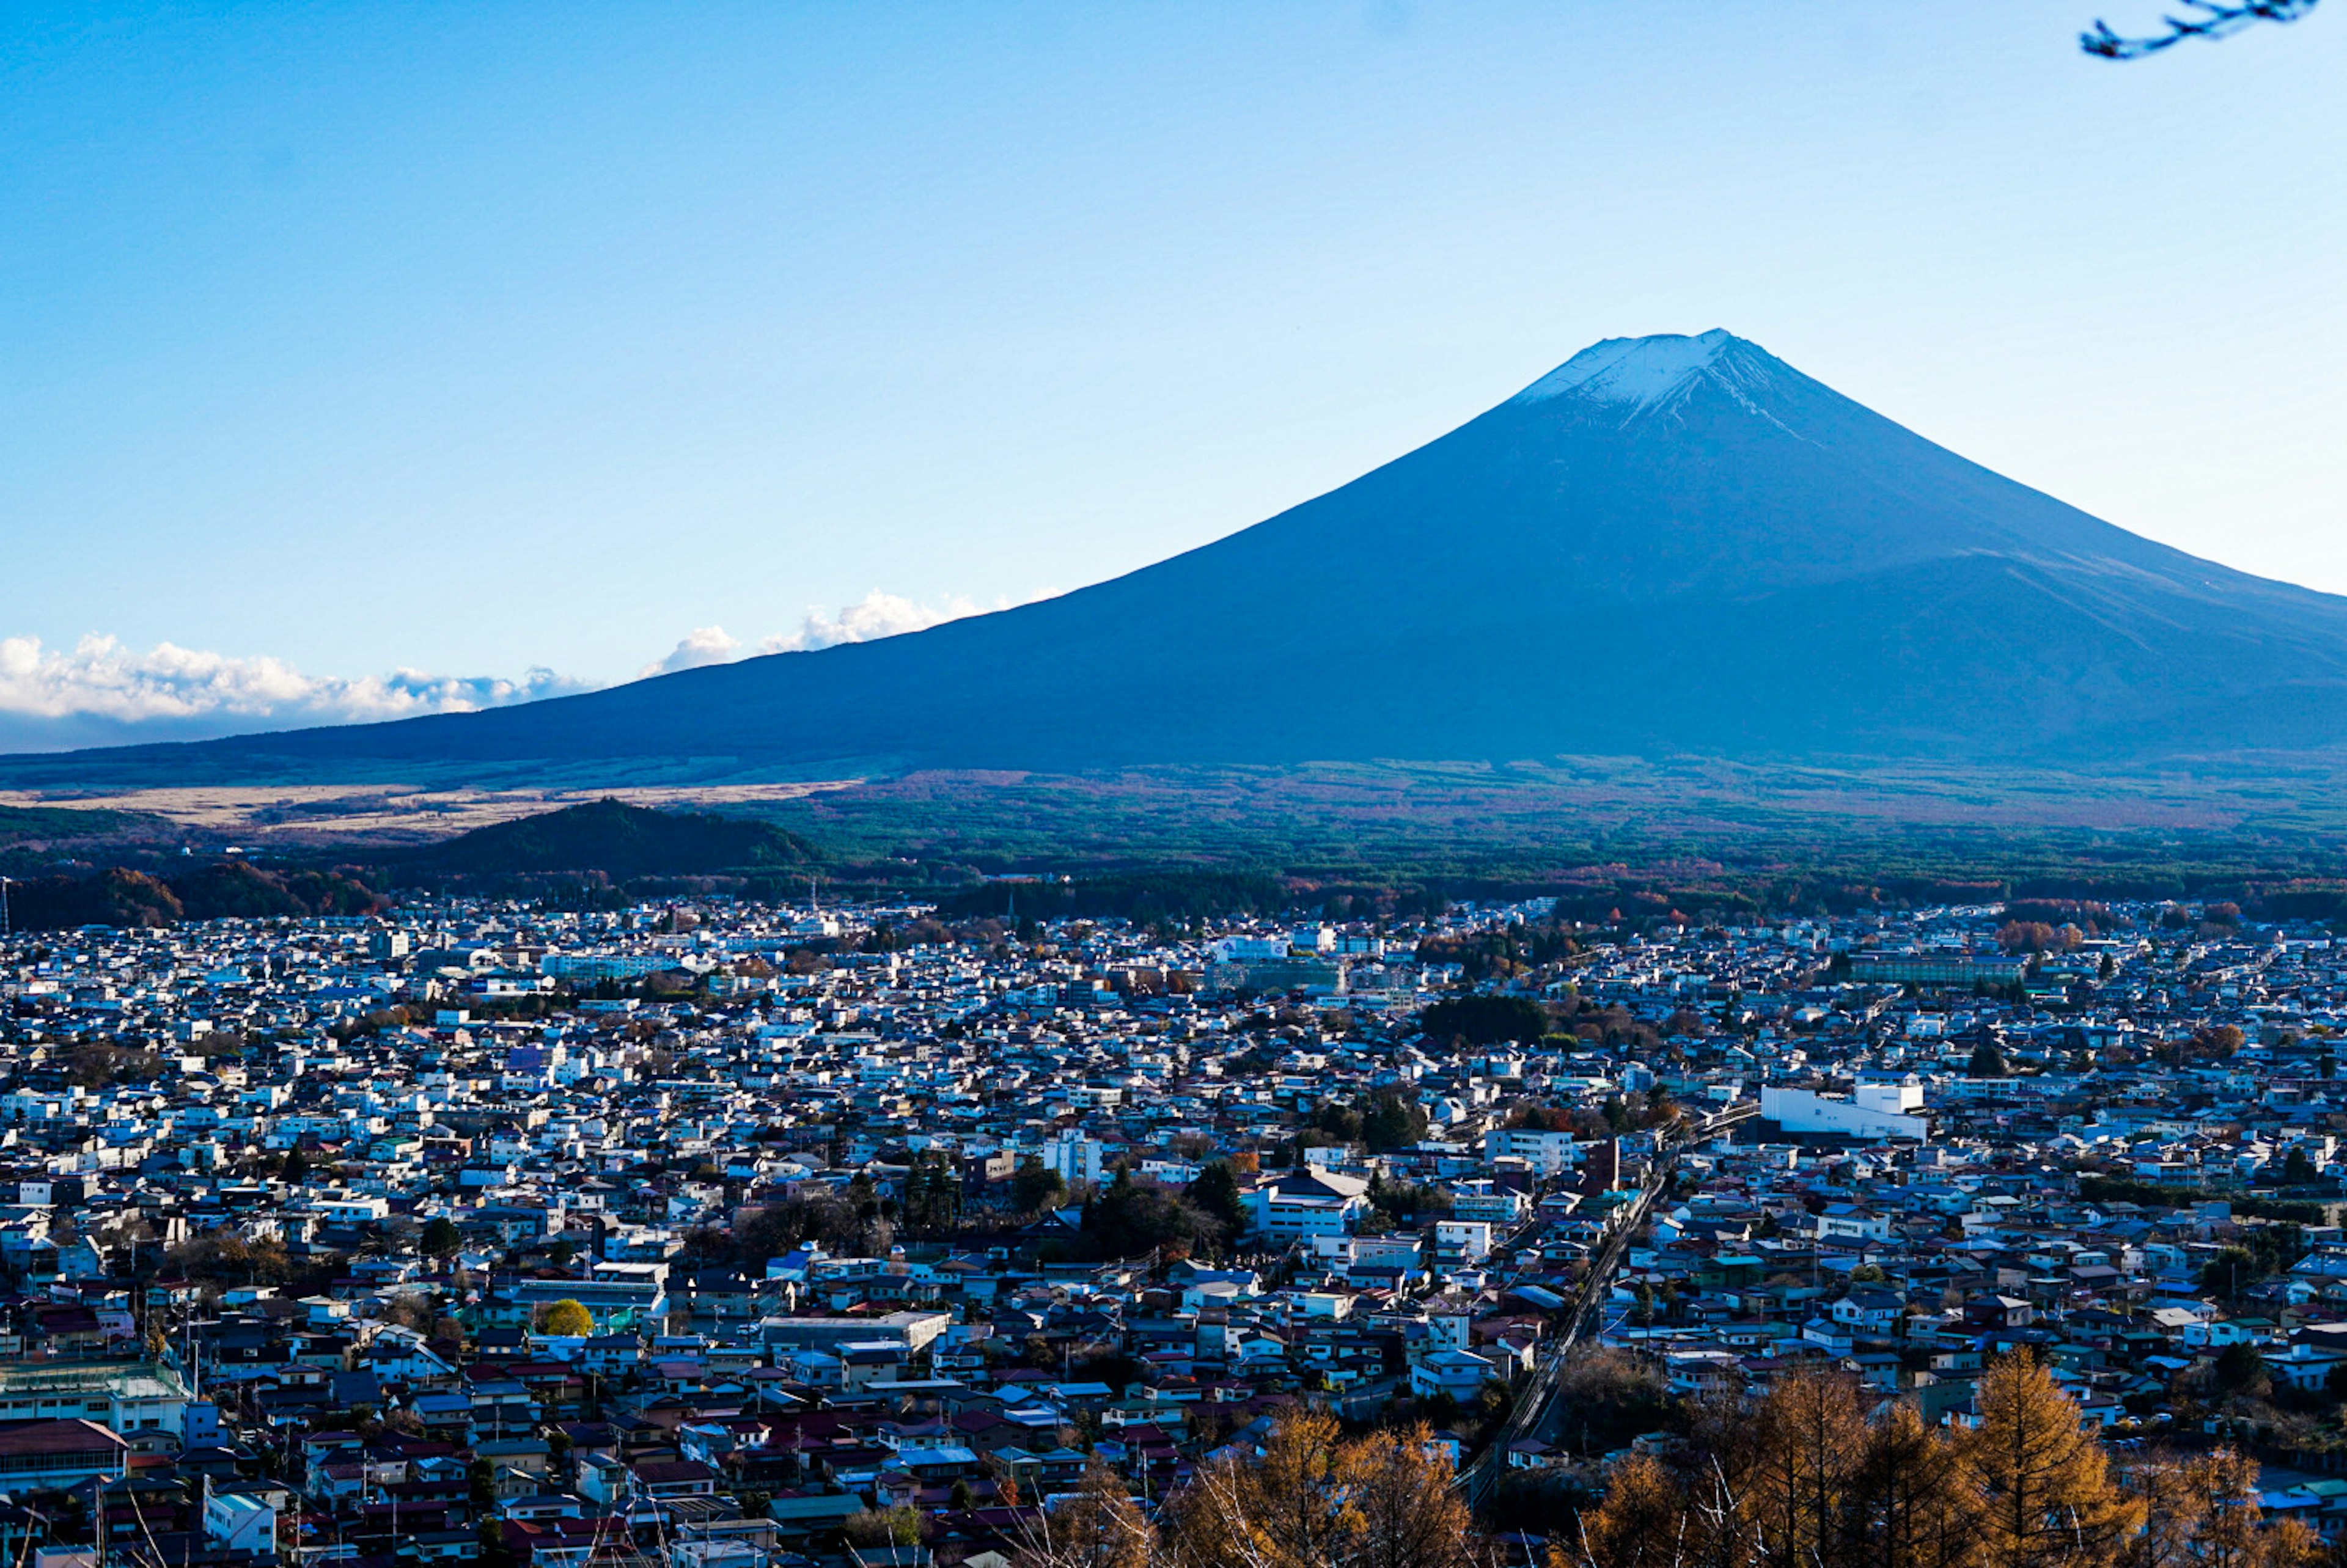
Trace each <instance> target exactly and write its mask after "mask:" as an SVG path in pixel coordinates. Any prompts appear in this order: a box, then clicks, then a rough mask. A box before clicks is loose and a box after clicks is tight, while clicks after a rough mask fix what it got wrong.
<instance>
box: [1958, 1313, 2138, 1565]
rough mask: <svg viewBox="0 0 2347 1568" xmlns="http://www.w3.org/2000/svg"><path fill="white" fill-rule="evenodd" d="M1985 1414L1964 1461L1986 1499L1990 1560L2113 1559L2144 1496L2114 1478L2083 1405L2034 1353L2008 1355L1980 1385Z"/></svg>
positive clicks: (2133, 1526)
mask: <svg viewBox="0 0 2347 1568" xmlns="http://www.w3.org/2000/svg"><path fill="white" fill-rule="evenodd" d="M1973 1402H1974V1404H1975V1406H1976V1407H1977V1409H1978V1411H1979V1417H1980V1424H1979V1425H1978V1426H1977V1427H1976V1428H1974V1430H1973V1431H1972V1433H1971V1434H1970V1435H1969V1437H1968V1438H1967V1439H1966V1440H1965V1443H1964V1448H1963V1457H1964V1462H1965V1465H1966V1467H1967V1469H1968V1470H1969V1471H1970V1472H1971V1479H1972V1481H1973V1484H1974V1485H1975V1486H1977V1487H1978V1488H1979V1489H1980V1491H1981V1493H1982V1495H1983V1498H1984V1499H1985V1504H1986V1505H1985V1507H1984V1508H1983V1511H1982V1513H1981V1515H1980V1522H1981V1528H1980V1538H1981V1543H1982V1545H1983V1549H1984V1553H1983V1561H1984V1562H1985V1563H1986V1564H1987V1568H2088V1565H2095V1564H2103V1563H2110V1562H2111V1561H2112V1560H2113V1559H2114V1558H2115V1556H2116V1553H2117V1551H2118V1548H2119V1546H2120V1544H2121V1543H2122V1542H2125V1541H2126V1540H2127V1538H2129V1537H2130V1536H2132V1535H2133V1534H2134V1533H2135V1532H2136V1531H2137V1528H2138V1527H2139V1526H2140V1525H2141V1524H2142V1522H2143V1518H2144V1506H2143V1504H2142V1502H2141V1501H2138V1500H2137V1499H2134V1498H2130V1497H2128V1496H2127V1494H2126V1493H2124V1492H2122V1491H2120V1490H2119V1488H2118V1486H2117V1485H2116V1483H2114V1482H2113V1481H2112V1480H2111V1476H2110V1471H2109V1466H2108V1463H2107V1461H2106V1459H2105V1456H2104V1453H2103V1448H2102V1444H2101V1443H2100V1442H2098V1441H2096V1439H2095V1438H2094V1436H2093V1435H2092V1434H2091V1433H2088V1432H2087V1431H2086V1430H2084V1429H2083V1428H2082V1427H2081V1426H2080V1425H2079V1420H2078V1406H2077V1403H2076V1401H2075V1400H2073V1399H2071V1398H2070V1397H2069V1396H2068V1395H2067V1394H2065V1393H2064V1392H2063V1391H2062V1390H2061V1389H2059V1388H2057V1387H2055V1383H2054V1379H2053V1378H2052V1377H2050V1376H2049V1375H2048V1374H2047V1373H2046V1370H2045V1368H2043V1367H2041V1366H2039V1365H2038V1364H2037V1363H2036V1362H2035V1361H2034V1360H2032V1359H2030V1358H2028V1357H2027V1356H2024V1355H2014V1356H2006V1357H2004V1358H2001V1359H2000V1360H1998V1361H1997V1362H1996V1363H1995V1364H1994V1365H1993V1366H1992V1367H1990V1368H1989V1369H1988V1370H1987V1371H1985V1372H1983V1374H1982V1375H1981V1378H1980V1382H1979V1384H1978V1385H1977V1386H1976V1388H1975V1389H1974V1392H1973Z"/></svg>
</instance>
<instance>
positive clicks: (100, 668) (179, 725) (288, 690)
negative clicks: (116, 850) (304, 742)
mask: <svg viewBox="0 0 2347 1568" xmlns="http://www.w3.org/2000/svg"><path fill="white" fill-rule="evenodd" d="M586 690H588V688H587V687H586V686H585V685H584V684H583V683H581V682H576V681H570V680H566V679H565V678H564V677H562V676H559V675H558V674H556V673H555V672H554V671H551V670H545V669H534V670H531V671H528V673H527V674H525V675H524V676H523V677H522V678H521V679H520V680H518V681H509V680H506V679H503V678H502V677H496V676H447V675H434V674H430V673H427V672H425V671H421V670H410V669H399V670H394V671H391V672H390V673H388V674H384V675H365V676H361V677H359V678H357V679H355V680H345V679H343V678H340V677H337V676H322V675H310V674H305V673H304V672H303V671H301V670H299V669H297V668H295V667H294V666H293V665H292V664H291V663H289V662H287V661H284V660H282V659H273V658H269V657H267V656H262V657H260V658H251V659H247V658H239V657H237V656H234V655H232V654H226V653H215V652H211V651H206V650H202V649H194V648H182V647H180V646H179V644H177V643H173V642H159V643H157V644H156V645H155V646H154V647H153V648H150V649H148V650H146V651H143V652H142V651H139V650H138V649H135V648H132V647H129V646H128V644H126V643H124V642H123V641H121V640H120V639H118V638H114V637H108V636H103V635H99V634H95V633H94V634H92V635H90V636H87V637H84V638H83V639H82V640H81V641H78V642H77V643H76V644H74V646H73V647H71V648H69V649H67V648H47V647H45V646H43V644H42V642H41V640H40V639H39V638H37V637H5V638H0V747H5V748H8V749H12V750H19V751H49V750H59V749H64V748H67V747H74V746H88V745H118V744H136V743H139V742H142V741H180V740H204V739H210V738H211V737H214V736H218V735H231V734H239V733H251V732H252V731H256V730H272V729H291V728H295V727H299V726H304V725H311V724H360V723H374V722H376V721H379V720H385V719H411V718H416V717H419V716H421V715H424V714H426V713H467V712H474V711H476V710H477V709H481V708H502V707H507V706H510V705H511V704H513V703H516V702H534V701H536V700H537V699H538V698H540V697H552V696H559V695H562V694H564V693H566V692H581V691H586Z"/></svg>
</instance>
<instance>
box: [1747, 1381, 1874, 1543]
mask: <svg viewBox="0 0 2347 1568" xmlns="http://www.w3.org/2000/svg"><path fill="white" fill-rule="evenodd" d="M1755 1431H1756V1435H1757V1437H1758V1456H1759V1462H1758V1463H1757V1464H1756V1465H1754V1467H1753V1469H1752V1471H1751V1473H1750V1475H1749V1476H1748V1477H1747V1480H1746V1481H1745V1485H1744V1491H1745V1494H1746V1496H1747V1498H1748V1499H1749V1507H1750V1514H1751V1519H1752V1523H1753V1532H1754V1535H1755V1537H1756V1540H1757V1542H1758V1544H1759V1546H1760V1549H1761V1552H1762V1553H1763V1555H1764V1556H1766V1557H1767V1558H1768V1560H1769V1561H1770V1562H1775V1563H1810V1564H1816V1565H1819V1568H1831V1565H1833V1564H1837V1563H1840V1562H1841V1560H1842V1549H1843V1546H1844V1544H1845V1531H1844V1527H1843V1518H1844V1512H1845V1510H1846V1509H1847V1507H1848V1505H1849V1502H1850V1490H1851V1487H1852V1485H1853V1483H1854V1482H1855V1481H1856V1479H1857V1474H1858V1471H1859V1467H1860V1463H1861V1462H1862V1460H1863V1459H1864V1455H1865V1443H1866V1415H1865V1411H1864V1410H1863V1409H1861V1408H1860V1405H1859V1402H1858V1389H1857V1387H1856V1385H1855V1383H1854V1382H1853V1381H1852V1379H1850V1378H1848V1377H1846V1376H1844V1375H1842V1374H1841V1373H1840V1372H1839V1371H1826V1370H1823V1369H1819V1368H1801V1369H1799V1370H1796V1371H1793V1372H1790V1373H1788V1374H1787V1375H1786V1376H1785V1377H1784V1378H1780V1379H1779V1380H1778V1384H1777V1387H1776V1389H1774V1390H1773V1391H1772V1392H1771V1393H1770V1394H1769V1396H1768V1399H1767V1400H1766V1401H1764V1402H1763V1403H1762V1405H1761V1407H1760V1410H1759V1415H1758V1420H1757V1421H1756V1422H1755Z"/></svg>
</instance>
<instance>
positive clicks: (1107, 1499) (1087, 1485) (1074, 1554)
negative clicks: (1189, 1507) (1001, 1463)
mask: <svg viewBox="0 0 2347 1568" xmlns="http://www.w3.org/2000/svg"><path fill="white" fill-rule="evenodd" d="M1016 1496H1017V1492H1016V1491H1013V1492H1012V1497H1013V1498H1014V1499H1015V1498H1016ZM1162 1555H1163V1553H1161V1552H1160V1550H1159V1547H1158V1542H1157V1532H1156V1531H1155V1530H1154V1529H1153V1527H1152V1526H1151V1525H1150V1522H1149V1521H1148V1520H1147V1519H1145V1518H1143V1516H1142V1512H1141V1510H1140V1509H1139V1508H1137V1507H1135V1506H1134V1505H1133V1499H1132V1498H1131V1497H1130V1496H1129V1495H1127V1494H1126V1492H1125V1490H1124V1483H1123V1482H1122V1481H1119V1480H1118V1479H1117V1478H1116V1475H1115V1472H1113V1471H1111V1470H1109V1468H1108V1467H1107V1466H1105V1465H1103V1464H1102V1463H1101V1462H1100V1461H1099V1460H1093V1461H1092V1464H1091V1466H1089V1467H1088V1468H1087V1469H1086V1470H1085V1471H1084V1480H1083V1484H1082V1485H1081V1487H1079V1488H1078V1489H1077V1491H1076V1493H1075V1495H1074V1496H1072V1497H1067V1498H1062V1499H1061V1501H1059V1502H1058V1504H1056V1505H1055V1506H1053V1507H1051V1508H1048V1509H1045V1510H1043V1511H1042V1512H1040V1513H1037V1514H1035V1515H1033V1516H1031V1517H1030V1519H1029V1520H1028V1521H1027V1522H1026V1523H1025V1524H1024V1525H1023V1526H1022V1528H1021V1530H1020V1542H1019V1550H1018V1552H1017V1553H1016V1555H1015V1559H1014V1560H1015V1561H1016V1563H1018V1565H1019V1568H1150V1565H1151V1564H1152V1563H1156V1562H1157V1561H1159V1559H1160V1558H1161V1556H1162Z"/></svg>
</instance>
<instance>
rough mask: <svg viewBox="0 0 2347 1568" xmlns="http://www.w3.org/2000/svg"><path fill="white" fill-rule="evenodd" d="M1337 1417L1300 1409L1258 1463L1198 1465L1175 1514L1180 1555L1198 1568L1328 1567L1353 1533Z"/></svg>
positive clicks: (1280, 1428) (1274, 1433) (1233, 1461)
mask: <svg viewBox="0 0 2347 1568" xmlns="http://www.w3.org/2000/svg"><path fill="white" fill-rule="evenodd" d="M1339 1450H1340V1445H1339V1443H1338V1441H1337V1421H1336V1418H1334V1417H1333V1416H1330V1415H1329V1414H1327V1412H1326V1411H1324V1410H1299V1411H1296V1412H1293V1413H1291V1414H1289V1415H1288V1416H1287V1417H1286V1418H1285V1419H1282V1420H1281V1421H1280V1423H1279V1424H1278V1425H1277V1426H1276V1427H1275V1428H1273V1429H1272V1434H1271V1440H1270V1441H1269V1442H1268V1443H1267V1444H1266V1446H1265V1449H1264V1453H1263V1457H1262V1459H1260V1460H1256V1461H1255V1462H1254V1463H1247V1462H1245V1461H1243V1460H1237V1459H1235V1458H1225V1459H1218V1460H1209V1461H1208V1462H1207V1463H1205V1464H1204V1465H1202V1466H1200V1467H1199V1470H1198V1472H1197V1475H1196V1477H1195V1479H1194V1481H1192V1483H1191V1485H1190V1486H1189V1487H1188V1488H1187V1489H1186V1490H1185V1491H1184V1494H1183V1497H1182V1499H1181V1500H1180V1503H1179V1506H1178V1507H1177V1508H1176V1510H1175V1520H1176V1524H1175V1530H1176V1535H1177V1542H1178V1544H1179V1546H1180V1548H1181V1552H1180V1555H1182V1556H1183V1557H1184V1558H1186V1559H1187V1560H1189V1561H1190V1562H1192V1563H1196V1564H1198V1565H1199V1568H1329V1565H1330V1564H1333V1563H1337V1562H1338V1561H1340V1554H1341V1553H1342V1552H1343V1549H1344V1544H1345V1542H1346V1540H1347V1538H1348V1536H1349V1535H1350V1534H1351V1533H1352V1532H1353V1530H1354V1529H1355V1522H1354V1518H1353V1515H1352V1510H1351V1506H1350V1503H1349V1501H1348V1496H1347V1493H1346V1491H1345V1488H1344V1486H1343V1484H1342V1482H1341V1481H1340V1479H1339V1478H1340V1475H1341V1470H1342V1465H1341V1459H1342V1455H1341V1453H1340V1451H1339Z"/></svg>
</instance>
